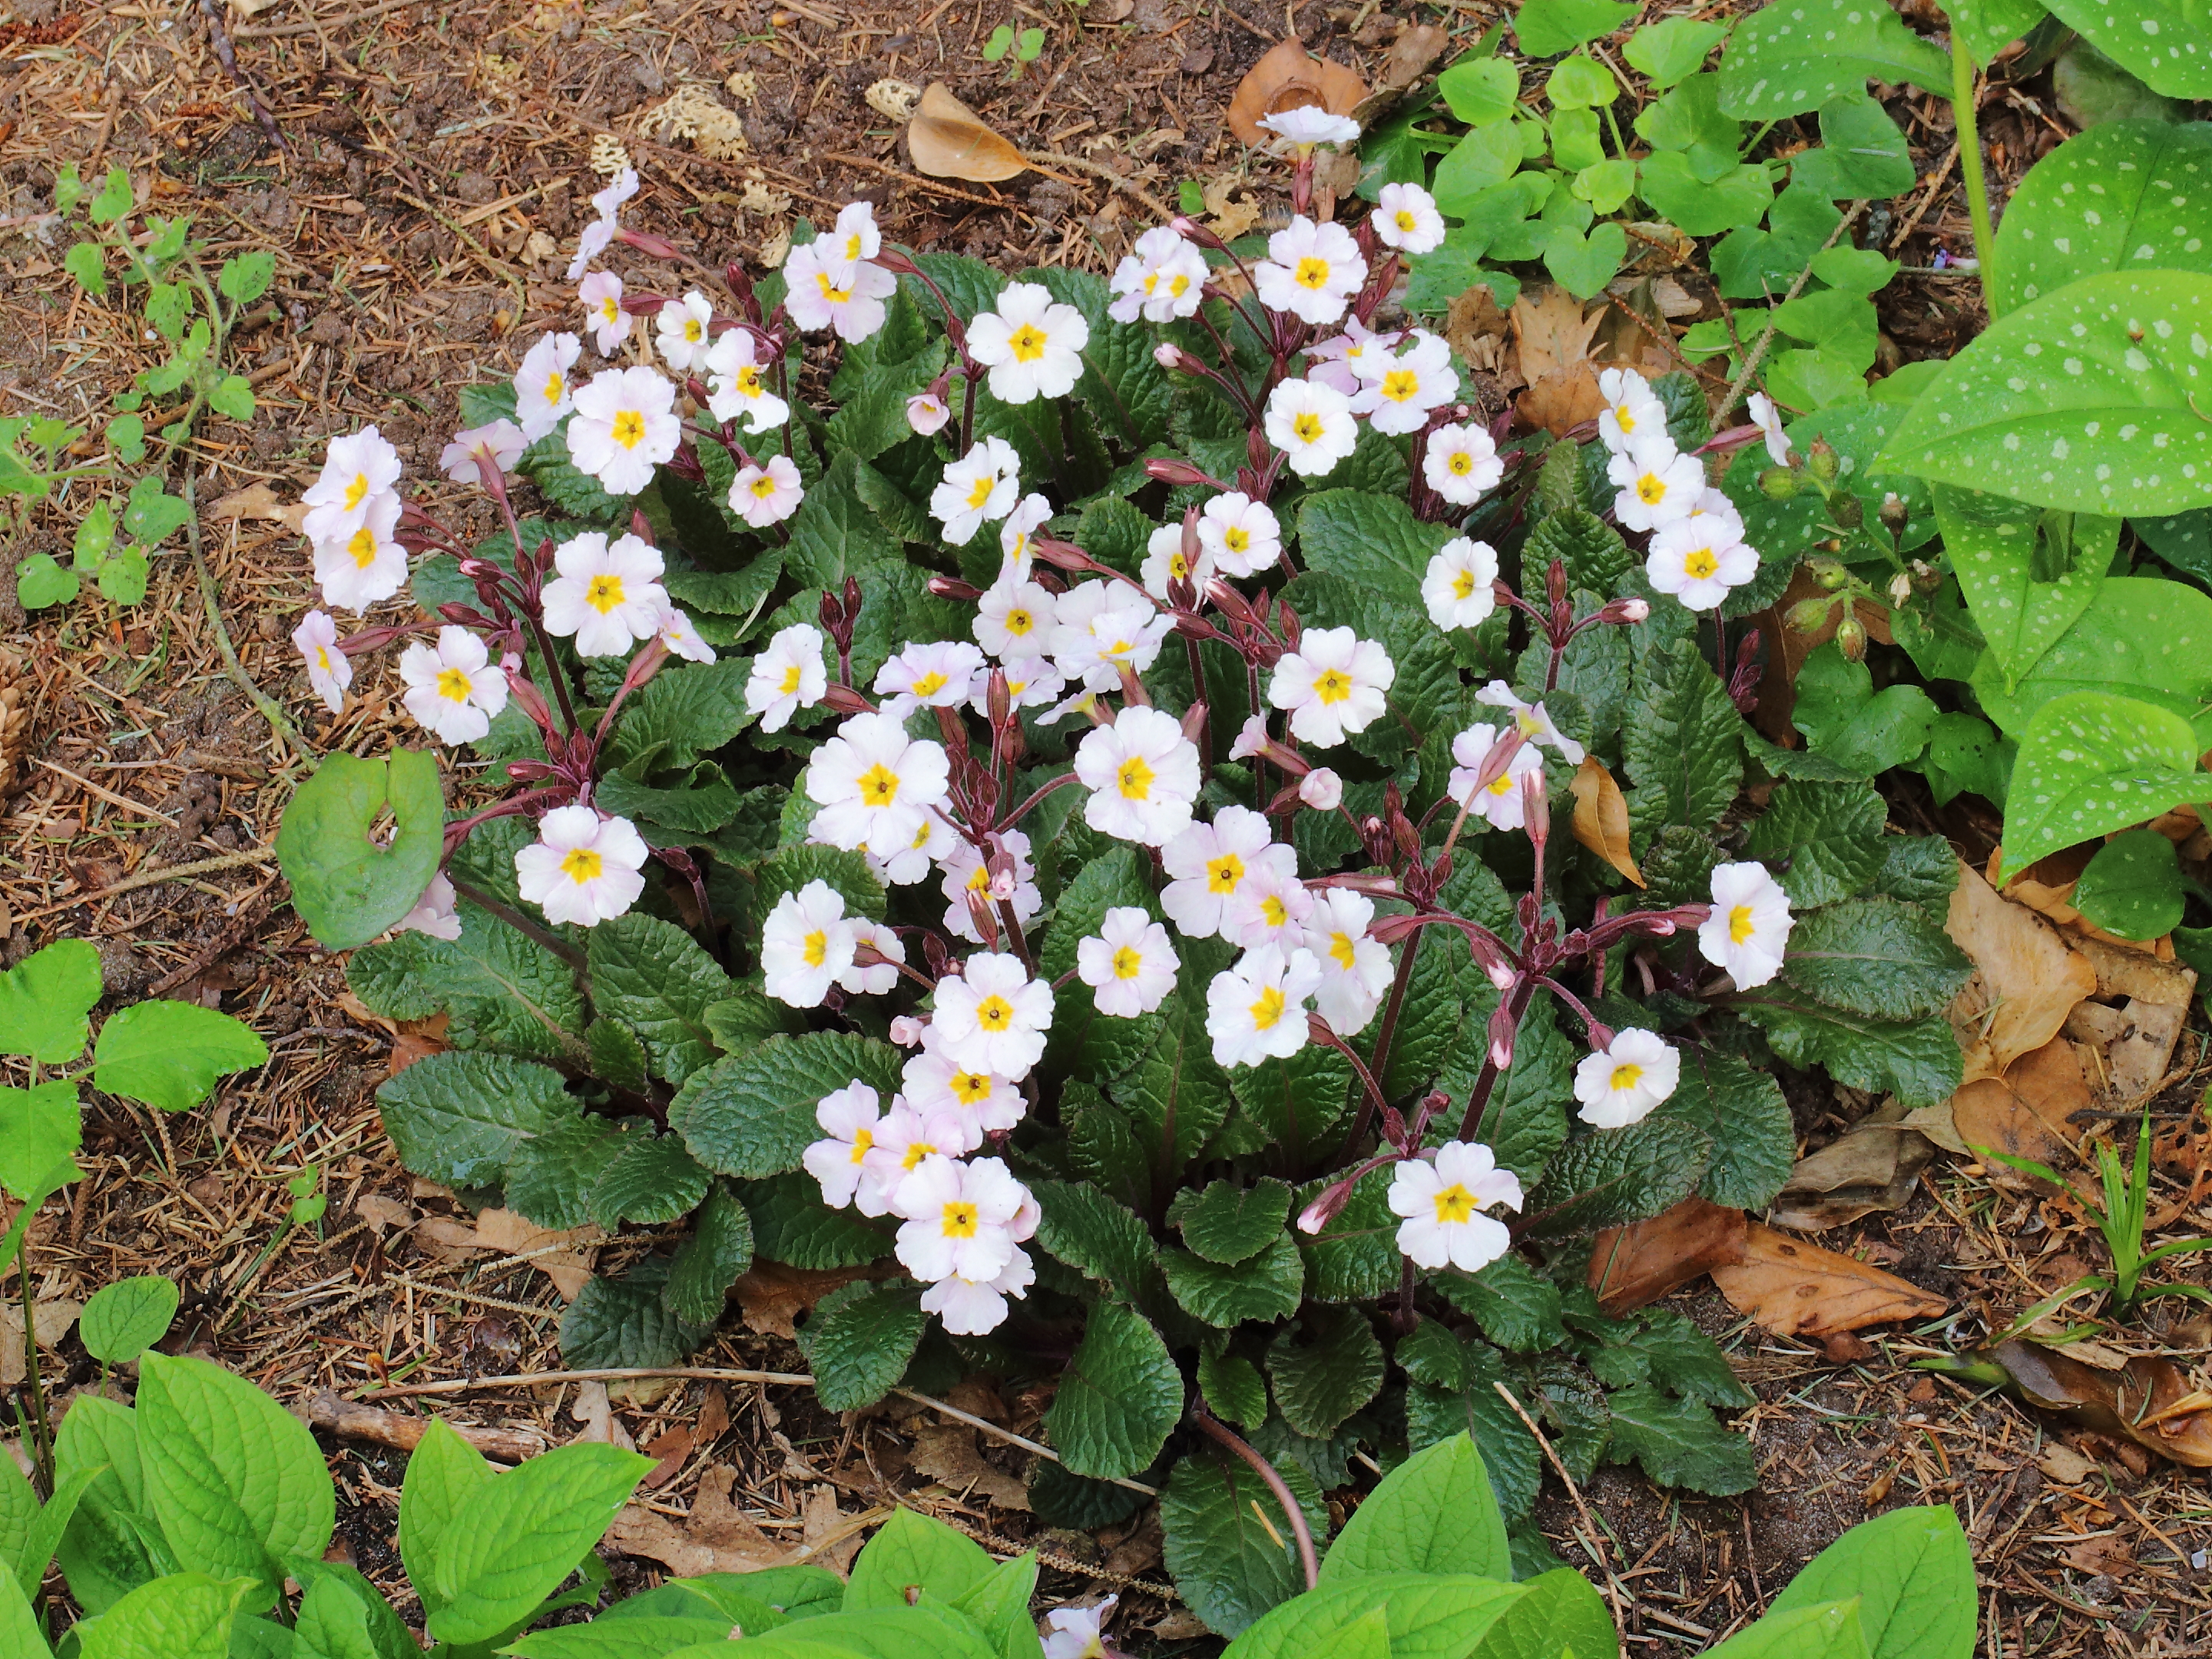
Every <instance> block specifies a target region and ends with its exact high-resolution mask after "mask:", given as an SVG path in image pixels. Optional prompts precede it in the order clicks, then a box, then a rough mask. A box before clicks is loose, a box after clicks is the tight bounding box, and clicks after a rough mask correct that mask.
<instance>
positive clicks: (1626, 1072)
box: [1606, 1066, 1644, 1090]
mask: <svg viewBox="0 0 2212 1659" xmlns="http://www.w3.org/2000/svg"><path fill="white" fill-rule="evenodd" d="M1643 1075H1644V1068H1643V1067H1642V1066H1614V1067H1613V1076H1612V1077H1611V1078H1610V1079H1607V1082H1606V1087H1607V1088H1608V1089H1614V1090H1620V1089H1633V1088H1634V1087H1635V1086H1636V1085H1637V1082H1638V1079H1641V1078H1642V1077H1643Z"/></svg>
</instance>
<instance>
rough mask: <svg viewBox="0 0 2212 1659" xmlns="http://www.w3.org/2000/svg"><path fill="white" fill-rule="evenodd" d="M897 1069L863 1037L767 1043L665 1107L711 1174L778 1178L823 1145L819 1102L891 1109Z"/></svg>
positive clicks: (717, 1066) (880, 1046) (703, 1076)
mask: <svg viewBox="0 0 2212 1659" xmlns="http://www.w3.org/2000/svg"><path fill="white" fill-rule="evenodd" d="M899 1068H900V1059H899V1053H898V1050H897V1049H896V1048H892V1047H890V1044H888V1043H883V1042H873V1041H872V1040H871V1039H868V1038H866V1037H859V1036H848V1035H846V1034H845V1033H843V1032H836V1031H815V1032H810V1033H808V1034H807V1035H806V1036H796V1037H793V1036H775V1037H770V1038H769V1040H768V1041H767V1042H763V1043H762V1044H761V1045H760V1046H759V1047H758V1048H753V1049H750V1050H749V1051H747V1052H745V1053H744V1054H730V1055H726V1056H725V1057H724V1058H722V1059H720V1060H716V1061H715V1062H714V1064H713V1065H711V1066H707V1067H705V1068H704V1069H703V1070H701V1071H697V1072H695V1073H692V1074H691V1076H690V1078H689V1079H687V1080H686V1081H685V1083H684V1087H683V1088H682V1089H681V1090H679V1091H678V1092H677V1096H676V1098H675V1099H674V1100H673V1101H671V1102H670V1103H669V1107H668V1122H669V1127H671V1128H672V1129H674V1130H676V1131H677V1132H678V1133H679V1134H681V1135H682V1136H683V1137H684V1145H685V1146H688V1147H690V1151H691V1156H692V1157H694V1158H697V1159H698V1160H699V1162H701V1163H702V1164H705V1165H706V1166H707V1167H708V1169H710V1170H716V1171H718V1172H719V1173H720V1174H723V1175H729V1176H741V1177H744V1178H747V1179H754V1180H757V1179H760V1178H762V1177H763V1176H772V1175H781V1173H782V1172H783V1171H785V1170H793V1169H796V1168H798V1166H799V1154H800V1153H802V1152H805V1150H806V1148H807V1147H808V1146H810V1145H811V1144H812V1143H813V1142H814V1141H816V1140H817V1139H820V1138H821V1130H820V1127H819V1126H818V1125H817V1123H816V1121H815V1118H814V1109H815V1108H816V1107H817V1105H819V1104H820V1103H821V1102H822V1098H823V1096H825V1095H828V1094H830V1093H833V1092H835V1091H837V1090H839V1089H842V1088H844V1087H846V1086H847V1085H848V1084H852V1083H854V1082H860V1083H866V1084H867V1085H870V1086H871V1087H872V1088H873V1089H875V1090H876V1091H877V1092H878V1094H880V1095H881V1096H882V1097H883V1098H884V1100H885V1101H886V1102H888V1101H889V1100H890V1097H891V1096H892V1095H893V1094H894V1093H896V1091H897V1090H898V1087H899ZM411 1069H413V1068H411V1067H410V1070H411ZM400 1075H401V1077H403V1078H404V1077H405V1075H406V1073H404V1072H403V1073H401V1074H400Z"/></svg>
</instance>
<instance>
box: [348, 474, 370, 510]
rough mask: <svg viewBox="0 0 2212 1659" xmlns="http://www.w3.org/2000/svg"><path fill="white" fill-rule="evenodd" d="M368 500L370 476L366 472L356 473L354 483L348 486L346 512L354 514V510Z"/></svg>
mask: <svg viewBox="0 0 2212 1659" xmlns="http://www.w3.org/2000/svg"><path fill="white" fill-rule="evenodd" d="M367 500H368V473H366V472H356V473H355V474H354V475H353V482H352V483H349V484H348V485H347V486H346V493H345V504H346V511H347V512H349V513H350V512H352V511H353V510H354V508H356V507H359V506H360V505H361V504H362V502H363V501H367Z"/></svg>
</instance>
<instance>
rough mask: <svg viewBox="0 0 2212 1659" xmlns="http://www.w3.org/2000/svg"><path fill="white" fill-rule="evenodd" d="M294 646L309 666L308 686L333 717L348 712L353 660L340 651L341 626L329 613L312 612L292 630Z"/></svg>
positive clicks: (302, 618)
mask: <svg viewBox="0 0 2212 1659" xmlns="http://www.w3.org/2000/svg"><path fill="white" fill-rule="evenodd" d="M292 644H293V646H294V647H295V649H297V650H298V652H299V653H300V655H301V657H302V658H303V659H305V660H306V662H307V684H309V685H310V686H312V687H313V688H314V692H315V695H316V696H319V697H320V698H321V699H322V700H323V706H324V707H325V708H328V709H329V710H330V711H331V713H332V714H344V713H345V694H346V687H348V686H349V685H351V684H353V659H351V658H349V657H348V656H347V655H346V653H344V652H343V651H342V650H340V649H339V648H338V625H337V623H336V622H334V621H332V620H331V615H330V613H329V612H328V611H309V612H307V615H306V616H304V617H301V618H300V625H299V626H298V627H297V628H295V629H293V630H292Z"/></svg>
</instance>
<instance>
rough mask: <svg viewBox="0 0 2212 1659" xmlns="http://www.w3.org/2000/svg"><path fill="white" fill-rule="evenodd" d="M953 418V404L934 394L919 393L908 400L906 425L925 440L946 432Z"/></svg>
mask: <svg viewBox="0 0 2212 1659" xmlns="http://www.w3.org/2000/svg"><path fill="white" fill-rule="evenodd" d="M951 418H952V406H951V404H950V403H948V402H947V401H946V400H945V399H944V398H940V397H939V396H937V395H936V393H934V392H915V394H914V396H913V397H911V398H908V399H907V400H906V423H907V424H908V426H910V427H912V428H914V429H915V431H916V432H918V433H920V434H921V435H922V436H923V437H925V438H927V437H932V436H934V435H936V434H938V433H939V432H942V431H944V430H945V422H948V421H950V420H951Z"/></svg>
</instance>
